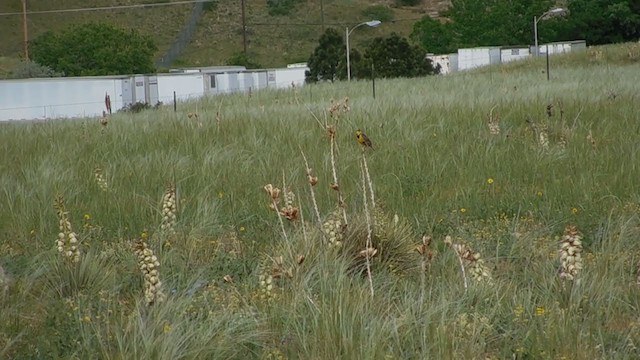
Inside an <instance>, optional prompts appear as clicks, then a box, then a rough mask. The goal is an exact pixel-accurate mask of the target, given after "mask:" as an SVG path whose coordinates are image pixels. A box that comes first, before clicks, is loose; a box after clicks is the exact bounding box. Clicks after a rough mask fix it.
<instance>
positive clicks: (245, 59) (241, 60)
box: [227, 52, 262, 69]
mask: <svg viewBox="0 0 640 360" xmlns="http://www.w3.org/2000/svg"><path fill="white" fill-rule="evenodd" d="M227 65H236V66H244V67H245V68H247V69H260V68H261V67H262V65H260V64H258V63H257V62H256V61H255V60H253V57H252V56H250V55H245V54H244V53H241V52H240V53H235V54H233V56H231V58H229V60H227Z"/></svg>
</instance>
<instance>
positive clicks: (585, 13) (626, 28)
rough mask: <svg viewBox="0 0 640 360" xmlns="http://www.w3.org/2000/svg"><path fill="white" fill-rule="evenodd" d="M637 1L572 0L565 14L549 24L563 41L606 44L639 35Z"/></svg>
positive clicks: (639, 6) (634, 37)
mask: <svg viewBox="0 0 640 360" xmlns="http://www.w3.org/2000/svg"><path fill="white" fill-rule="evenodd" d="M639 4H640V3H638V2H637V1H629V0H614V1H612V0H572V1H569V3H568V9H569V16H567V17H566V18H565V19H563V21H559V22H558V23H556V24H553V25H552V26H551V28H552V29H554V31H555V32H556V33H557V34H558V35H559V37H560V38H561V39H563V40H574V39H584V40H586V41H587V43H589V44H607V43H616V42H623V41H630V40H636V39H638V38H639V37H640V5H639Z"/></svg>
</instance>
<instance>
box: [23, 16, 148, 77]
mask: <svg viewBox="0 0 640 360" xmlns="http://www.w3.org/2000/svg"><path fill="white" fill-rule="evenodd" d="M29 47H30V50H29V51H30V53H31V55H32V58H33V60H34V61H35V62H37V63H39V64H42V65H44V66H48V67H50V68H51V69H53V70H54V71H57V72H62V73H64V74H65V76H91V75H121V74H141V73H151V72H154V71H155V67H154V65H153V55H154V53H155V51H156V50H157V47H156V45H155V44H154V43H153V40H152V39H151V38H150V37H148V36H145V35H142V34H140V33H138V32H137V31H135V30H133V29H132V30H130V31H126V30H123V29H118V28H115V27H113V26H111V25H107V24H83V25H74V26H72V27H70V28H67V29H65V30H63V31H61V32H60V33H53V32H46V33H44V34H43V35H41V36H39V37H38V38H36V39H35V40H34V41H32V42H31V43H30V46H29Z"/></svg>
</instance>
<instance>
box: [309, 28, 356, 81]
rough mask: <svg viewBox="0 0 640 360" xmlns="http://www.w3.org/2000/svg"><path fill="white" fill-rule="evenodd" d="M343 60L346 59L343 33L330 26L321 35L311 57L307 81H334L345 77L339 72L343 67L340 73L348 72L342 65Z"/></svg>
mask: <svg viewBox="0 0 640 360" xmlns="http://www.w3.org/2000/svg"><path fill="white" fill-rule="evenodd" d="M343 61H346V50H345V45H344V41H343V39H342V35H341V34H340V33H338V31H337V30H336V29H333V28H328V29H327V30H326V31H325V32H324V34H322V36H320V40H319V43H318V46H316V48H315V50H314V51H313V54H311V57H309V61H308V62H307V66H309V70H308V71H307V73H306V81H307V82H316V81H321V80H329V81H334V80H337V79H339V78H341V77H344V75H339V73H338V71H339V70H340V69H342V70H340V74H342V72H345V73H346V66H343V65H342V63H343Z"/></svg>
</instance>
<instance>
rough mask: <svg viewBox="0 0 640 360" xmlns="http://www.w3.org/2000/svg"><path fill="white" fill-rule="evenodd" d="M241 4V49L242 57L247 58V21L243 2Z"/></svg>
mask: <svg viewBox="0 0 640 360" xmlns="http://www.w3.org/2000/svg"><path fill="white" fill-rule="evenodd" d="M241 3H242V49H243V51H244V57H245V58H246V57H247V19H246V18H245V10H244V0H242V1H241Z"/></svg>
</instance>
